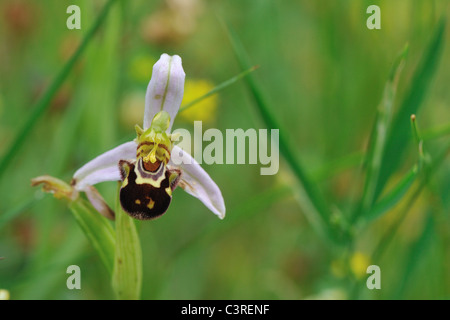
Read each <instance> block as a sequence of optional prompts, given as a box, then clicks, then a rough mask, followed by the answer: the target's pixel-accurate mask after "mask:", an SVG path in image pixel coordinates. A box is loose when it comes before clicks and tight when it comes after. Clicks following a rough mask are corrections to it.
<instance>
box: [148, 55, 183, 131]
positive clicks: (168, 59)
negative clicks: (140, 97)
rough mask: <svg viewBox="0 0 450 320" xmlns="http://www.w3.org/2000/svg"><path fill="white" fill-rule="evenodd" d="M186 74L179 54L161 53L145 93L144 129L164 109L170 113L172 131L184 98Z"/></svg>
mask: <svg viewBox="0 0 450 320" xmlns="http://www.w3.org/2000/svg"><path fill="white" fill-rule="evenodd" d="M185 76H186V74H185V73H184V70H183V66H182V65H181V58H180V57H179V56H177V55H174V56H169V55H168V54H165V53H164V54H162V55H161V58H159V60H158V61H157V62H156V63H155V65H154V66H153V72H152V78H151V79H150V82H149V84H148V87H147V93H146V94H145V112H144V130H145V129H147V128H148V127H150V124H151V122H152V119H153V117H154V116H155V115H156V114H157V113H158V112H160V111H162V110H164V111H166V112H167V113H169V115H170V126H169V129H168V131H169V132H170V130H171V128H172V125H173V121H174V120H175V116H176V115H177V113H178V110H179V109H180V105H181V101H182V100H183V93H184V78H185Z"/></svg>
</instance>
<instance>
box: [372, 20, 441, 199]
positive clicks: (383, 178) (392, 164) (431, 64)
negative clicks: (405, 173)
mask: <svg viewBox="0 0 450 320" xmlns="http://www.w3.org/2000/svg"><path fill="white" fill-rule="evenodd" d="M444 32H445V20H444V19H442V20H441V21H440V22H439V24H438V26H437V28H436V31H435V33H434V36H433V39H432V41H431V42H430V44H429V46H428V48H427V51H426V53H425V55H424V56H423V59H422V61H421V62H420V65H419V67H418V68H417V70H416V72H415V74H414V76H413V80H412V83H411V86H410V88H409V91H408V92H407V94H406V96H405V98H404V99H403V102H402V104H401V106H400V109H399V110H398V112H397V114H396V116H395V118H394V120H393V122H392V126H391V130H390V133H389V135H388V139H387V142H386V148H385V152H384V154H383V158H382V160H381V167H380V176H379V179H378V181H377V185H376V187H375V191H374V195H373V198H374V200H376V199H377V198H378V196H379V195H380V194H381V192H382V191H383V188H384V186H385V185H386V183H387V181H388V179H389V178H390V177H391V175H392V174H393V173H394V172H395V170H396V169H397V168H398V166H399V165H400V163H401V160H402V156H403V154H404V152H405V150H406V146H407V145H408V143H407V142H408V141H410V139H411V134H410V123H409V119H410V116H411V115H412V114H417V113H418V111H419V109H420V107H421V106H422V104H423V101H424V99H425V96H426V93H427V92H428V89H429V87H430V86H431V82H432V79H433V76H434V74H435V72H436V70H437V67H438V63H439V60H440V59H439V58H440V56H441V52H442V47H443V45H444V39H445V38H444Z"/></svg>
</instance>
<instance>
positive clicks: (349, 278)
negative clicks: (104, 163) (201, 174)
mask: <svg viewBox="0 0 450 320" xmlns="http://www.w3.org/2000/svg"><path fill="white" fill-rule="evenodd" d="M104 3H105V1H88V0H84V1H78V0H77V1H68V0H64V1H60V0H43V1H31V0H30V1H25V0H0V16H1V18H0V157H3V156H4V155H5V154H6V153H7V152H8V150H9V149H10V148H11V144H12V143H13V141H14V139H15V137H16V136H17V134H18V133H19V132H20V130H22V127H23V125H24V123H25V121H26V119H27V118H28V117H29V115H30V114H31V111H32V109H33V107H34V106H35V104H36V102H37V101H38V99H39V98H40V97H41V96H42V94H43V93H44V92H45V91H46V90H47V88H48V86H49V84H50V83H51V82H52V80H53V79H54V77H55V76H56V74H57V73H58V72H59V70H61V69H62V68H63V66H64V64H65V63H66V62H67V60H68V59H69V57H70V56H71V55H72V54H73V52H74V51H75V49H76V48H77V46H78V45H79V44H80V42H81V41H82V39H83V37H84V36H85V35H86V33H87V31H88V30H89V28H90V26H91V25H92V24H93V23H94V21H95V19H96V17H97V15H98V13H99V11H100V10H101V8H102V6H103V5H104ZM71 4H77V5H79V6H80V8H81V26H82V28H81V30H68V29H67V27H66V20H67V18H68V17H69V14H67V13H66V9H67V7H68V6H69V5H71ZM371 4H377V5H379V6H380V8H381V18H382V28H381V30H369V29H368V28H367V27H366V20H367V18H368V17H369V15H368V14H366V9H367V7H368V6H369V5H371ZM442 16H447V17H448V16H450V6H449V3H448V1H447V0H441V1H439V0H435V1H431V0H395V1H388V0H385V1H365V0H340V1H335V0H314V1H313V0H299V1H276V0H252V1H251V0H246V1H241V0H231V1H219V0H217V1H202V0H189V1H181V0H177V1H176V0H170V1H169V0H167V1H144V0H133V1H121V0H119V1H116V3H115V4H114V5H113V6H112V8H111V10H110V11H109V13H108V16H107V18H106V20H105V21H104V22H103V24H102V25H101V27H100V29H99V31H98V33H97V34H96V35H95V37H94V38H93V39H92V40H91V42H90V43H89V44H88V46H87V48H86V50H85V52H83V54H82V56H81V58H80V60H79V61H78V62H77V64H76V65H75V66H74V68H73V69H72V70H71V72H70V74H69V76H68V78H67V80H66V81H65V82H64V83H63V85H62V86H61V88H60V89H59V90H58V92H57V93H56V95H55V97H54V98H53V99H52V100H51V103H50V106H49V108H48V109H47V110H46V112H45V113H44V114H43V116H42V117H41V118H39V119H38V121H37V122H36V125H35V126H34V127H33V128H32V130H31V131H30V133H29V134H28V135H27V137H26V140H25V142H24V144H23V145H22V146H21V147H20V149H19V150H18V152H17V154H16V155H15V156H14V157H13V159H12V161H11V162H10V163H9V165H8V166H7V167H6V168H4V170H5V172H4V174H3V175H2V176H1V180H0V257H4V259H3V260H0V289H7V290H8V291H9V292H10V298H11V299H111V298H114V294H113V292H112V290H111V285H110V278H109V277H108V275H107V273H106V272H105V268H104V266H103V265H102V264H101V261H100V259H99V258H98V256H97V255H96V252H95V251H94V250H93V248H92V247H91V246H90V244H89V243H88V241H87V240H86V238H85V236H84V234H83V233H82V231H81V230H80V228H79V226H78V225H77V223H76V222H75V220H74V218H73V216H72V214H71V213H70V211H69V210H68V209H67V205H66V203H65V202H64V201H60V200H56V199H55V198H54V197H52V196H51V195H49V194H44V193H43V192H42V191H40V190H38V188H32V187H31V186H30V179H31V178H33V177H36V176H39V175H43V174H50V175H52V176H56V177H59V178H61V179H64V180H66V181H70V179H71V176H72V174H73V173H74V172H75V170H76V169H77V168H79V167H80V166H81V165H83V164H84V163H85V162H87V161H88V160H90V159H92V158H93V157H94V156H96V155H98V154H100V153H102V152H104V151H106V150H108V149H110V148H112V147H114V146H116V145H117V144H119V143H121V142H125V141H127V140H129V139H131V138H133V136H134V124H136V123H139V124H141V122H142V115H143V110H144V97H145V90H146V87H147V84H148V81H149V80H150V77H151V68H152V65H153V64H154V63H155V62H156V60H157V59H158V58H159V56H160V55H161V53H165V52H166V53H169V54H178V55H180V56H181V57H182V59H183V67H184V70H185V72H186V75H187V76H186V89H185V90H186V95H185V100H184V102H186V103H187V102H189V100H192V99H194V98H196V97H198V96H201V95H203V94H205V93H206V92H207V91H209V90H210V89H212V88H214V87H215V86H216V85H218V84H220V83H221V82H223V81H225V80H227V79H229V78H231V77H233V76H235V75H237V74H238V73H240V72H241V68H240V66H239V64H238V63H237V60H236V56H235V52H234V51H233V47H232V45H231V43H230V41H229V38H228V36H227V31H226V25H228V26H230V27H231V28H232V29H233V30H234V32H235V34H236V35H237V37H238V38H239V39H240V41H241V42H242V45H243V47H244V48H245V50H246V51H247V53H248V57H249V61H250V63H251V65H259V66H260V67H259V68H258V69H257V70H256V71H254V72H253V74H252V76H253V78H254V79H255V80H256V81H257V83H258V85H259V86H260V88H261V90H262V92H263V94H264V96H265V97H266V99H267V103H268V105H269V106H271V108H272V111H273V112H272V114H273V115H274V116H275V117H276V121H277V123H279V125H280V128H279V129H280V132H281V133H282V134H283V135H284V136H286V137H287V138H288V140H289V141H290V145H291V148H294V149H295V150H293V152H294V153H296V154H298V156H299V158H300V159H301V161H302V165H303V167H304V168H305V171H306V172H307V174H308V176H310V177H311V179H312V180H313V183H314V184H315V185H317V186H318V187H319V189H320V192H321V193H322V194H323V196H324V198H325V199H326V202H327V204H328V206H329V208H331V210H332V212H344V215H345V212H347V211H348V210H350V209H349V208H352V207H353V206H354V205H355V202H356V199H358V197H360V195H361V192H362V185H363V183H364V179H363V176H364V175H363V174H362V170H361V166H360V163H361V161H362V159H363V157H364V154H365V151H366V149H367V143H368V140H369V137H370V133H371V130H372V129H371V128H372V127H373V125H374V121H375V116H376V110H377V106H378V105H379V103H380V101H381V100H382V96H383V88H384V86H385V84H386V82H387V80H388V78H389V72H390V70H391V68H392V65H393V63H394V61H395V59H396V57H397V56H398V54H399V53H400V52H401V50H402V49H403V48H404V46H405V45H406V44H407V43H408V44H409V54H408V56H407V58H406V63H405V65H404V69H403V71H402V72H401V75H400V78H399V84H398V94H397V96H396V99H395V103H394V112H395V110H397V109H398V108H399V105H400V104H401V101H403V99H404V96H405V95H406V94H407V92H408V88H409V87H410V86H411V81H412V78H413V75H414V72H415V71H416V70H417V68H418V65H419V64H420V62H419V61H420V60H421V58H422V57H423V56H424V54H425V52H426V50H427V47H428V46H429V43H430V41H431V40H432V38H433V34H434V33H435V30H436V26H437V24H438V22H439V20H440V18H441V17H442ZM449 31H450V30H449V27H448V25H447V26H446V31H445V33H444V38H443V39H442V43H443V48H442V52H441V54H440V56H441V57H440V59H439V61H436V62H438V63H439V64H438V65H437V69H436V72H435V73H434V75H433V77H432V80H431V85H430V86H428V87H427V90H426V92H425V93H424V94H425V99H424V101H423V103H422V104H421V106H420V112H418V114H417V119H418V127H419V131H420V132H422V133H423V134H424V135H425V134H426V133H429V134H431V133H432V132H433V130H435V129H436V128H438V129H439V128H444V129H443V130H440V129H439V130H438V134H435V135H434V136H433V138H430V139H427V140H425V141H424V148H425V149H426V150H427V152H428V154H429V155H430V157H431V158H432V159H433V158H435V157H436V155H437V154H440V153H442V150H444V152H445V147H446V146H448V142H449V134H448V133H449V130H448V124H449V119H450V117H449V116H450V109H449V106H450V90H448V86H449V83H450V72H449V70H450V69H449V68H450V59H449V57H450V46H449V44H450V32H449ZM194 120H202V121H203V130H206V129H207V128H218V129H220V130H221V131H225V129H236V128H243V129H248V128H264V127H265V124H264V122H263V121H262V120H261V117H260V114H259V112H258V108H257V107H256V106H255V103H254V100H253V98H252V95H251V94H250V92H249V90H248V87H247V85H246V82H245V81H244V80H241V81H239V82H237V83H235V84H233V85H232V86H230V87H228V88H226V89H224V90H222V91H220V93H219V94H218V95H216V96H214V97H212V98H210V99H207V100H204V101H203V102H202V103H200V104H198V105H196V106H195V107H193V108H192V109H190V110H188V111H186V112H183V113H180V114H179V116H178V117H177V119H176V121H175V125H174V128H178V127H179V128H188V129H192V128H193V121H194ZM405 121H406V123H408V126H409V118H408V117H407V118H406V119H405ZM445 128H447V129H445ZM392 130H393V132H395V130H396V128H392ZM411 135H412V134H411ZM404 147H405V151H406V152H405V153H404V154H402V155H400V154H389V155H387V156H388V159H390V158H392V159H393V158H398V157H401V159H400V166H399V167H398V169H397V170H396V172H395V173H394V174H393V175H392V177H391V179H390V180H389V181H388V186H394V185H395V184H396V182H397V181H399V180H400V179H401V178H402V177H403V176H404V175H405V173H406V172H407V171H408V170H409V169H410V168H411V167H412V166H413V165H414V163H416V162H417V158H418V156H417V148H416V146H415V144H414V141H413V139H411V137H408V140H406V141H404ZM447 150H448V149H447ZM447 154H448V152H447ZM448 159H449V157H448V156H446V158H444V160H443V161H441V163H440V165H439V166H438V167H436V168H435V169H436V170H435V171H434V173H433V175H432V176H431V177H430V178H429V180H428V182H427V184H426V185H425V187H424V188H423V189H422V190H421V192H420V195H419V196H417V197H416V196H414V197H413V198H412V197H411V192H410V190H409V191H408V192H407V193H406V194H404V195H402V199H401V200H400V201H399V202H398V203H396V204H395V205H394V206H392V208H390V209H389V210H388V211H387V212H385V213H384V214H383V215H382V216H381V217H380V218H378V219H376V220H374V221H373V222H371V223H370V224H368V225H365V226H364V228H359V229H358V228H357V229H356V230H355V234H354V237H353V239H352V241H351V242H350V243H345V244H344V245H339V244H336V245H333V244H330V243H329V242H327V241H326V240H323V237H321V236H320V234H318V233H317V232H316V231H315V230H314V228H313V227H312V226H311V224H310V223H309V221H308V220H307V219H306V217H305V212H304V207H303V206H302V204H301V202H300V203H299V201H298V200H297V199H296V197H295V192H294V191H293V189H292V186H293V184H294V182H295V178H294V177H293V174H292V172H291V171H290V170H289V169H288V167H287V165H286V163H285V162H284V161H281V163H280V171H279V172H278V174H277V175H274V176H261V175H260V167H261V166H260V165H237V164H235V165H231V164H230V165H225V164H224V165H206V164H203V167H204V168H205V170H206V171H207V172H208V173H209V174H210V175H211V176H212V178H213V179H214V180H215V181H216V182H217V184H218V185H219V186H220V188H221V190H222V193H223V196H224V198H225V204H226V207H227V216H226V218H225V219H224V220H223V221H220V220H219V219H217V217H216V216H214V215H213V214H212V213H211V212H209V210H208V209H207V208H206V207H204V206H203V205H202V203H201V202H200V201H198V200H197V199H195V198H193V197H191V196H189V195H188V194H186V193H185V192H183V190H181V189H180V188H178V189H177V190H176V191H175V193H174V197H173V201H172V204H171V207H170V208H169V210H168V212H167V213H166V214H165V215H164V216H163V217H161V218H160V219H157V220H154V221H147V222H140V223H138V224H137V226H138V230H139V234H140V238H141V246H142V250H143V260H144V261H143V267H144V280H143V289H142V298H143V299H309V298H331V299H340V298H343V299H354V298H360V299H391V298H392V299H449V298H450V272H449V270H450V223H449V222H450V216H449V212H450V192H449V190H450V163H449V161H448ZM415 183H418V182H417V181H416V182H415ZM413 187H414V186H412V187H411V189H412V188H413ZM98 189H99V190H100V192H101V193H102V195H104V197H105V199H107V201H108V202H109V203H110V204H114V201H115V192H116V184H115V183H102V184H100V185H99V186H98ZM412 199H414V200H415V201H414V203H412V201H411V200H412ZM405 210H406V211H405ZM405 212H406V213H405ZM402 215H404V216H405V218H404V219H402V220H401V224H400V225H399V227H398V228H397V229H396V230H394V231H395V232H392V234H390V235H386V234H387V232H388V231H389V230H390V228H391V226H393V225H395V221H397V220H396V219H397V218H399V217H401V216H402ZM386 237H388V238H389V237H390V238H389V240H388V241H387V242H385V243H387V245H386V246H384V247H383V248H382V249H383V250H382V254H380V255H378V256H377V260H376V261H374V260H373V257H374V252H375V251H376V250H377V248H379V243H380V241H384V240H382V239H386ZM73 264H75V265H79V266H80V268H81V272H82V284H81V286H82V289H81V290H68V289H67V287H66V279H67V277H68V275H67V274H66V268H67V267H68V266H69V265H73ZM370 264H375V265H378V266H380V268H381V290H368V289H367V288H366V286H365V280H366V278H367V277H368V275H367V274H366V268H367V266H368V265H370Z"/></svg>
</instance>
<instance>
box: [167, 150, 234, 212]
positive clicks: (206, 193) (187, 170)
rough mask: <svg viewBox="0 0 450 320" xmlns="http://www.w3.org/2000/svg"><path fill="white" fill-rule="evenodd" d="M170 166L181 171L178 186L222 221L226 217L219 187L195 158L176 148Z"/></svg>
mask: <svg viewBox="0 0 450 320" xmlns="http://www.w3.org/2000/svg"><path fill="white" fill-rule="evenodd" d="M168 165H169V167H173V168H180V169H181V171H182V174H181V179H180V182H179V184H178V185H179V186H181V187H182V188H183V189H184V191H186V192H187V193H189V194H191V195H193V196H194V197H196V198H198V199H199V200H200V201H202V202H203V204H204V205H205V206H206V207H208V209H209V210H211V211H212V212H213V213H214V214H216V215H217V216H218V217H219V218H220V219H223V218H224V217H225V202H224V200H223V196H222V193H221V192H220V189H219V187H218V186H217V184H216V183H215V182H214V181H213V180H212V179H211V177H210V176H209V175H208V173H206V171H205V170H204V169H203V168H202V167H201V166H200V165H199V164H198V162H197V161H195V160H194V158H192V157H191V156H190V155H189V154H188V153H187V152H185V151H184V150H183V149H181V148H180V147H178V146H174V147H173V149H172V158H171V159H170V161H169V164H168Z"/></svg>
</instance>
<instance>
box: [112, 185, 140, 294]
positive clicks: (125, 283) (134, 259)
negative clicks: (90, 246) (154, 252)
mask: <svg viewBox="0 0 450 320" xmlns="http://www.w3.org/2000/svg"><path fill="white" fill-rule="evenodd" d="M119 186H120V185H119ZM112 287H113V289H114V291H115V293H116V296H117V299H119V300H139V298H140V295H141V288H142V250H141V244H140V240H139V235H138V233H137V230H136V225H135V224H134V220H133V219H132V218H131V217H130V216H129V215H128V214H126V213H125V212H124V211H123V209H122V207H121V205H120V201H119V192H118V193H117V203H116V253H115V257H114V270H113V276H112Z"/></svg>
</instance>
